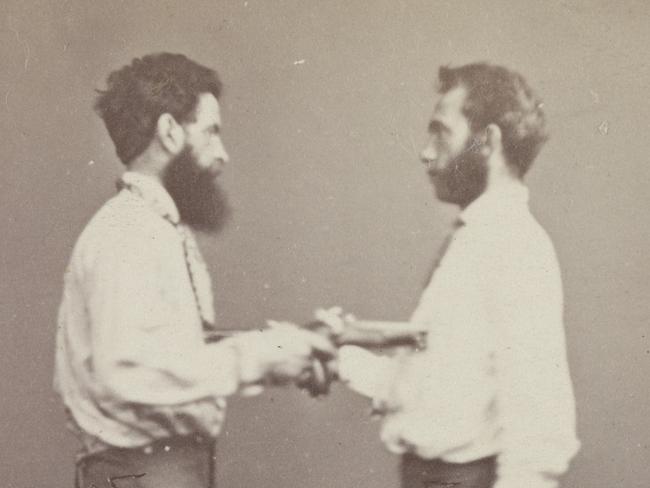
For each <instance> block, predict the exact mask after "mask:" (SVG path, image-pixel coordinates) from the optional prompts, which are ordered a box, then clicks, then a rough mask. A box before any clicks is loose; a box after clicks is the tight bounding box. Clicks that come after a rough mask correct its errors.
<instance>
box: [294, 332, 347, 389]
mask: <svg viewBox="0 0 650 488" xmlns="http://www.w3.org/2000/svg"><path fill="white" fill-rule="evenodd" d="M302 328H303V329H305V330H308V331H310V332H314V333H316V334H320V335H322V336H324V337H326V338H327V339H329V340H331V341H332V342H333V343H334V344H337V345H338V343H337V341H336V336H335V334H334V333H333V332H332V329H331V328H330V327H329V326H328V325H327V324H326V323H324V322H320V321H318V320H316V321H313V322H309V323H307V324H305V325H303V326H302ZM334 364H335V363H334V362H333V361H332V360H331V359H330V358H326V357H319V354H318V351H315V355H314V358H313V359H312V362H311V367H310V368H309V370H308V371H307V372H306V373H305V375H304V376H303V377H301V378H299V379H298V380H297V381H296V386H298V387H299V388H301V389H303V390H306V391H307V392H308V393H309V395H310V396H312V397H318V396H322V395H327V394H328V393H329V391H330V386H331V384H332V382H333V381H335V380H336V379H337V374H336V371H335V369H334V368H333V366H334Z"/></svg>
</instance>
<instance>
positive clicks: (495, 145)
mask: <svg viewBox="0 0 650 488" xmlns="http://www.w3.org/2000/svg"><path fill="white" fill-rule="evenodd" d="M484 148H485V149H486V150H487V151H488V153H487V154H486V156H489V155H490V154H492V153H494V152H497V153H500V152H501V149H502V145H501V127H499V126H498V125H497V124H489V125H488V126H487V127H486V128H485V146H484Z"/></svg>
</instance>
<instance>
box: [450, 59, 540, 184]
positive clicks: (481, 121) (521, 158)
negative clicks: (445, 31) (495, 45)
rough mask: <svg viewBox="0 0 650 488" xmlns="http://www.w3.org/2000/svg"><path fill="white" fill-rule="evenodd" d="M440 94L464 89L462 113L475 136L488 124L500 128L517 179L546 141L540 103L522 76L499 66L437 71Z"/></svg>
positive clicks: (504, 147) (479, 64) (521, 175)
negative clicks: (459, 88)
mask: <svg viewBox="0 0 650 488" xmlns="http://www.w3.org/2000/svg"><path fill="white" fill-rule="evenodd" d="M438 78H439V80H440V86H439V91H440V93H446V92H448V91H449V90H451V89H453V88H455V87H457V86H463V87H465V88H466V89H467V98H466V100H465V105H464V107H463V113H464V114H465V116H466V117H467V118H468V120H469V123H470V127H471V129H472V130H473V131H474V133H477V132H479V131H481V130H483V129H485V128H486V127H487V126H488V125H489V124H496V125H498V126H499V128H500V129H501V135H502V139H501V140H502V144H503V153H504V155H505V157H506V159H507V161H508V164H509V165H510V166H511V167H512V168H513V170H514V171H515V172H516V173H517V175H518V176H519V177H523V176H524V175H525V174H526V172H527V171H528V170H529V169H530V166H531V165H532V163H533V161H534V160H535V158H536V157H537V155H538V154H539V151H540V150H541V148H542V146H543V145H544V143H545V142H546V141H547V140H548V132H547V130H546V116H545V115H544V112H543V110H542V107H543V103H542V102H541V100H540V99H539V98H538V97H537V95H536V94H535V93H534V92H533V90H532V89H531V88H530V86H529V85H528V83H527V82H526V80H525V79H524V77H523V76H521V75H520V74H519V73H516V72H515V71H511V70H509V69H507V68H504V67H502V66H496V65H491V64H488V63H473V64H467V65H464V66H460V67H458V68H450V67H446V66H442V67H441V68H440V70H439V72H438Z"/></svg>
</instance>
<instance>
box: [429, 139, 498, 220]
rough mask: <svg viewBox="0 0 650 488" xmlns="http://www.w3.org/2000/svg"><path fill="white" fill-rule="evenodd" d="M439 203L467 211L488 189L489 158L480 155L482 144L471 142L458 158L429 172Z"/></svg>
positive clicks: (470, 140)
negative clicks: (458, 206)
mask: <svg viewBox="0 0 650 488" xmlns="http://www.w3.org/2000/svg"><path fill="white" fill-rule="evenodd" d="M429 176H430V178H431V180H432V181H433V184H434V186H435V189H436V196H437V197H438V199H439V200H441V201H443V202H447V203H453V204H456V205H460V207H461V208H465V207H467V205H469V204H470V203H472V202H473V201H474V200H476V199H477V198H478V197H479V196H480V195H481V194H482V193H483V192H484V191H485V188H486V186H487V178H488V166H487V157H486V156H484V155H483V154H481V152H480V144H477V143H476V142H475V141H474V140H473V138H469V139H468V140H467V143H466V144H465V147H464V148H463V150H462V151H461V152H460V154H459V155H457V156H456V157H454V158H452V159H451V160H450V161H449V162H448V163H447V164H446V165H445V166H444V167H443V168H441V169H433V170H430V171H429Z"/></svg>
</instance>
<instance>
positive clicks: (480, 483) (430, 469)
mask: <svg viewBox="0 0 650 488" xmlns="http://www.w3.org/2000/svg"><path fill="white" fill-rule="evenodd" d="M401 474H402V488H452V487H453V488H491V487H492V486H493V485H494V481H495V479H496V456H491V457H487V458H483V459H479V460H477V461H473V462H470V463H462V464H456V463H447V462H444V461H441V460H439V459H433V460H427V459H422V458H420V457H418V456H415V455H413V454H405V455H404V456H402V463H401Z"/></svg>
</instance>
